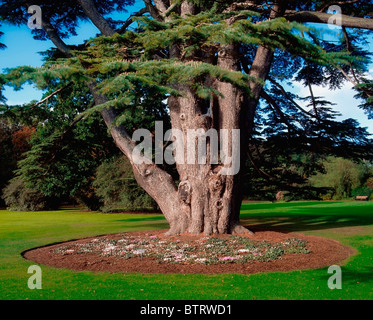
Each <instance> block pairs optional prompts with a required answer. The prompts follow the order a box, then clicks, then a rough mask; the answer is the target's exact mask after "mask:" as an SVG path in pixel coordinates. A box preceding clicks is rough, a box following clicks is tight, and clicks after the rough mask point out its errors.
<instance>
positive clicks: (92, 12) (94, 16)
mask: <svg viewBox="0 0 373 320" xmlns="http://www.w3.org/2000/svg"><path fill="white" fill-rule="evenodd" d="M78 2H79V3H80V5H81V6H82V8H83V11H84V13H85V14H86V16H87V17H88V18H89V19H90V20H91V21H92V22H93V24H94V25H95V26H96V27H97V28H98V30H100V32H101V33H102V34H103V35H104V36H112V35H113V34H114V33H115V30H114V29H113V28H112V27H111V26H110V24H109V23H108V22H107V20H106V19H105V18H104V17H103V16H102V15H101V14H100V13H99V12H98V10H97V8H96V6H95V3H94V2H93V1H92V0H78Z"/></svg>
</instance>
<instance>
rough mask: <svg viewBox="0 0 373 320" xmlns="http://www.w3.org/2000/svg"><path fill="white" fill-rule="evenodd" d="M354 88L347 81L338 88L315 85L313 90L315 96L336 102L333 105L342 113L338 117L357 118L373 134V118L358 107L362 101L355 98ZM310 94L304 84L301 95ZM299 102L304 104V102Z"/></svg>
mask: <svg viewBox="0 0 373 320" xmlns="http://www.w3.org/2000/svg"><path fill="white" fill-rule="evenodd" d="M371 71H373V70H371ZM352 88H353V85H352V84H351V83H349V82H348V83H347V82H346V84H345V85H344V86H343V87H342V88H341V89H338V90H330V89H329V88H328V87H323V86H313V87H312V90H313V93H314V96H315V97H324V98H325V100H328V101H330V102H332V103H335V104H336V105H335V106H331V107H332V108H333V109H334V110H336V111H338V112H340V113H341V114H342V116H341V117H338V118H337V119H340V120H344V119H348V118H352V119H356V120H357V121H358V122H359V123H360V125H361V126H362V127H367V128H368V131H369V132H370V133H372V134H373V120H368V117H367V116H366V115H365V114H364V111H363V110H361V109H360V108H358V105H359V104H360V103H361V101H360V100H358V99H355V98H354V96H355V94H356V91H354V90H353V89H352ZM309 95H310V92H309V90H308V87H303V86H302V87H301V88H300V90H299V96H301V97H306V96H309ZM299 103H300V104H301V105H302V104H303V105H304V102H303V103H302V102H299Z"/></svg>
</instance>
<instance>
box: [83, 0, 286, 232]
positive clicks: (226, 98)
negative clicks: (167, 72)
mask: <svg viewBox="0 0 373 320" xmlns="http://www.w3.org/2000/svg"><path fill="white" fill-rule="evenodd" d="M79 2H80V4H81V5H82V6H83V8H84V10H85V11H86V13H87V16H89V17H90V19H91V20H92V21H93V22H94V23H95V25H96V26H97V27H98V28H99V29H100V31H101V32H102V33H103V34H104V35H108V36H110V35H112V34H113V32H114V31H113V30H112V29H110V27H109V26H108V25H107V24H105V23H104V21H102V19H100V18H99V15H98V12H97V10H92V1H90V0H84V1H83V0H80V1H79ZM145 3H146V5H147V8H148V10H149V12H152V11H154V12H155V13H154V14H155V18H156V19H162V17H164V13H165V11H166V10H167V7H166V6H164V5H163V4H164V3H165V2H164V1H161V0H159V1H154V4H155V7H154V6H153V5H152V4H151V2H150V1H145ZM179 10H180V14H181V16H182V17H183V16H184V17H185V16H186V15H187V14H195V13H196V8H195V7H194V6H193V5H192V4H189V3H188V2H184V3H183V4H182V6H181V7H180V8H179ZM279 13H280V10H279V8H278V6H277V5H275V6H274V8H273V14H272V15H271V17H274V14H279ZM165 19H167V17H166V18H165ZM179 51H180V50H179V48H177V47H173V48H170V56H171V58H177V59H179V60H181V61H183V62H185V61H186V60H185V58H184V57H182V55H181V53H180V52H179ZM238 53H239V48H238V47H237V46H236V45H233V44H232V45H221V47H220V51H219V53H218V56H217V57H215V56H214V55H211V56H208V55H206V54H205V53H201V52H195V55H194V57H192V58H188V61H189V62H193V61H194V62H195V63H198V62H199V61H204V62H208V63H214V64H217V65H218V66H219V67H221V68H224V69H227V70H231V71H240V66H239V63H240V60H239V59H240V57H239V54H238ZM272 59H273V52H271V51H270V50H268V49H266V48H264V47H259V48H258V51H257V56H256V58H255V60H254V62H253V64H252V68H251V73H250V75H251V76H253V77H256V78H258V79H262V80H265V78H266V76H267V75H268V73H269V70H270V66H271V62H272ZM205 82H206V85H208V86H210V87H212V88H214V89H216V90H217V91H218V92H220V94H221V95H219V96H213V97H212V98H210V99H201V98H199V97H198V96H197V95H196V93H195V92H194V91H193V89H192V88H190V87H188V86H187V85H178V86H176V88H175V89H177V90H180V91H182V92H183V96H182V97H176V96H170V97H169V100H168V104H169V109H170V117H171V124H172V129H173V130H175V131H177V132H179V133H181V134H179V136H178V137H176V141H175V142H174V143H175V145H176V146H177V144H178V143H180V140H181V141H184V142H185V144H184V148H183V149H182V151H181V152H180V149H179V150H178V148H177V147H176V154H175V156H176V159H179V160H180V158H181V159H182V160H183V162H178V160H177V161H176V168H177V171H178V173H179V176H180V182H179V183H178V185H176V184H175V183H174V181H173V180H172V178H171V176H170V175H169V174H168V173H166V172H165V171H163V170H161V169H160V168H159V167H158V166H156V165H155V164H147V163H141V164H139V163H137V162H136V159H135V158H134V155H133V149H134V147H135V145H134V143H133V141H131V139H130V138H129V136H128V134H127V132H126V131H125V129H124V128H122V127H121V126H119V127H117V126H113V125H112V124H113V122H114V120H115V117H116V114H115V111H114V110H113V109H110V108H109V109H105V110H104V111H103V113H102V115H103V118H104V120H105V122H106V124H107V126H108V127H109V128H110V132H111V134H112V136H113V138H114V141H115V142H116V144H117V145H118V147H119V148H120V149H121V150H122V152H123V153H124V154H125V155H126V156H127V157H128V159H129V161H130V163H131V165H132V168H133V171H134V175H135V178H136V180H137V182H138V183H139V185H140V186H141V187H142V188H143V189H144V190H145V191H146V192H147V193H148V194H149V195H150V196H151V197H152V198H153V199H154V200H155V201H156V202H157V203H158V205H159V207H160V208H161V210H162V212H163V214H164V215H165V218H166V219H167V221H168V222H169V224H170V230H169V231H168V234H169V235H171V234H179V233H184V232H189V233H193V234H200V233H202V232H203V233H204V234H206V235H211V234H226V233H232V234H239V233H250V231H249V230H247V229H246V228H244V227H243V226H241V225H240V222H239V214H240V207H241V202H242V168H241V167H242V166H243V161H244V159H245V158H244V155H245V154H246V148H247V140H248V139H247V137H248V134H249V130H251V129H252V125H253V119H254V115H255V108H256V105H257V103H258V101H259V96H260V93H261V90H262V86H263V84H261V83H256V82H255V83H249V84H248V86H249V87H250V89H251V95H250V97H249V95H248V94H247V93H244V92H242V91H241V90H239V89H238V88H236V87H235V86H234V85H232V84H230V83H227V82H222V81H218V80H212V79H209V78H206V79H205ZM89 87H90V89H91V92H92V93H93V96H94V99H95V102H96V104H102V103H105V102H106V101H107V99H106V98H105V97H104V96H102V95H100V94H97V93H96V90H95V85H94V84H93V83H91V84H90V85H89ZM175 131H174V132H175ZM191 132H192V133H195V134H197V135H196V136H193V135H192V136H191V135H190V134H191ZM198 133H201V134H202V136H201V135H200V136H198ZM206 133H207V134H206ZM209 133H211V135H209ZM237 133H238V137H237V136H236V134H237ZM180 136H181V137H180ZM207 136H209V137H208V138H207ZM198 137H199V138H198ZM174 138H175V136H174ZM214 138H215V139H216V138H218V146H220V148H219V152H218V154H216V153H217V151H218V150H216V148H215V146H216V145H215V144H214ZM223 138H224V139H223ZM222 140H224V141H222ZM201 142H204V143H205V144H204V143H202V144H201V145H202V146H204V150H201V148H200V143H201ZM215 143H216V141H215ZM191 147H192V148H191ZM201 151H202V152H203V153H204V154H206V156H205V157H202V158H203V159H202V160H205V161H201ZM210 151H215V154H213V152H211V153H210ZM222 151H223V152H224V154H225V157H226V159H230V160H231V161H230V162H228V163H227V162H224V161H223V160H224V159H222V158H220V159H219V157H217V156H218V155H222V154H221V152H222ZM180 153H182V154H180ZM216 160H218V161H216ZM235 164H236V165H238V168H237V167H235ZM237 169H239V170H237Z"/></svg>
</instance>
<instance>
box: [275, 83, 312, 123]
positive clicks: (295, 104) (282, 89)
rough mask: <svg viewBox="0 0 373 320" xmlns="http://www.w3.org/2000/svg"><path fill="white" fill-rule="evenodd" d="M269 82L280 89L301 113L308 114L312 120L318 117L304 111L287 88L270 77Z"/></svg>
mask: <svg viewBox="0 0 373 320" xmlns="http://www.w3.org/2000/svg"><path fill="white" fill-rule="evenodd" d="M268 80H269V81H270V82H271V83H272V84H274V85H275V86H276V87H277V88H278V89H280V91H281V93H282V94H283V96H284V97H285V98H286V99H287V100H289V101H290V102H291V103H292V104H293V105H294V106H295V107H296V108H297V109H298V110H300V111H301V112H303V113H304V114H306V115H307V116H309V117H312V118H315V117H316V116H315V115H314V114H312V113H309V112H308V111H306V110H304V109H303V108H302V107H301V106H300V105H299V104H298V103H296V102H295V101H294V99H292V98H291V97H290V96H289V94H288V93H287V92H286V90H285V88H284V87H283V86H282V85H281V84H279V83H278V82H277V81H276V80H274V79H273V78H272V77H268Z"/></svg>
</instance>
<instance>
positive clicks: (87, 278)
mask: <svg viewBox="0 0 373 320" xmlns="http://www.w3.org/2000/svg"><path fill="white" fill-rule="evenodd" d="M242 220H243V222H244V224H246V225H251V226H253V228H254V229H256V230H259V229H270V230H277V231H279V230H281V231H292V232H302V233H306V234H313V235H318V236H324V237H327V238H331V239H336V240H338V241H341V242H342V243H343V244H345V245H349V246H351V247H353V248H355V249H356V250H357V251H358V253H357V254H356V255H355V256H353V257H351V258H350V259H348V261H345V262H344V264H343V266H342V272H343V276H342V283H343V287H342V289H341V290H337V289H335V290H330V289H329V288H328V286H327V280H328V278H329V276H330V274H328V273H327V268H323V269H317V270H303V271H293V272H286V273H281V272H275V273H261V274H254V275H240V274H224V275H214V276H207V275H179V274H174V275H159V274H110V273H94V272H73V271H70V270H65V269H55V268H51V267H47V266H41V268H42V280H43V282H42V284H43V288H42V289H41V290H37V289H35V290H30V289H29V288H28V286H27V280H28V277H29V276H30V274H28V273H27V269H28V267H29V266H30V265H32V264H33V263H32V262H30V261H27V260H25V259H23V258H22V256H21V252H22V251H24V250H26V249H30V248H33V247H37V246H41V245H46V244H50V243H54V242H59V241H65V240H70V239H77V238H82V237H87V236H93V235H101V234H107V233H117V232H124V231H133V230H146V229H157V228H167V224H166V222H165V220H164V219H163V217H162V216H161V215H127V214H100V213H87V212H78V211H74V210H60V211H53V212H37V213H26V212H10V211H0V250H1V255H0V283H1V290H0V299H1V300H6V299H30V300H34V299H48V300H49V299H79V300H83V299H97V300H99V299H183V300H184V299H222V300H224V299H240V300H246V299H372V298H373V203H367V202H364V203H363V202H361V203H357V202H294V203H278V204H272V203H249V204H246V203H245V204H244V205H243V206H242Z"/></svg>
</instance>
